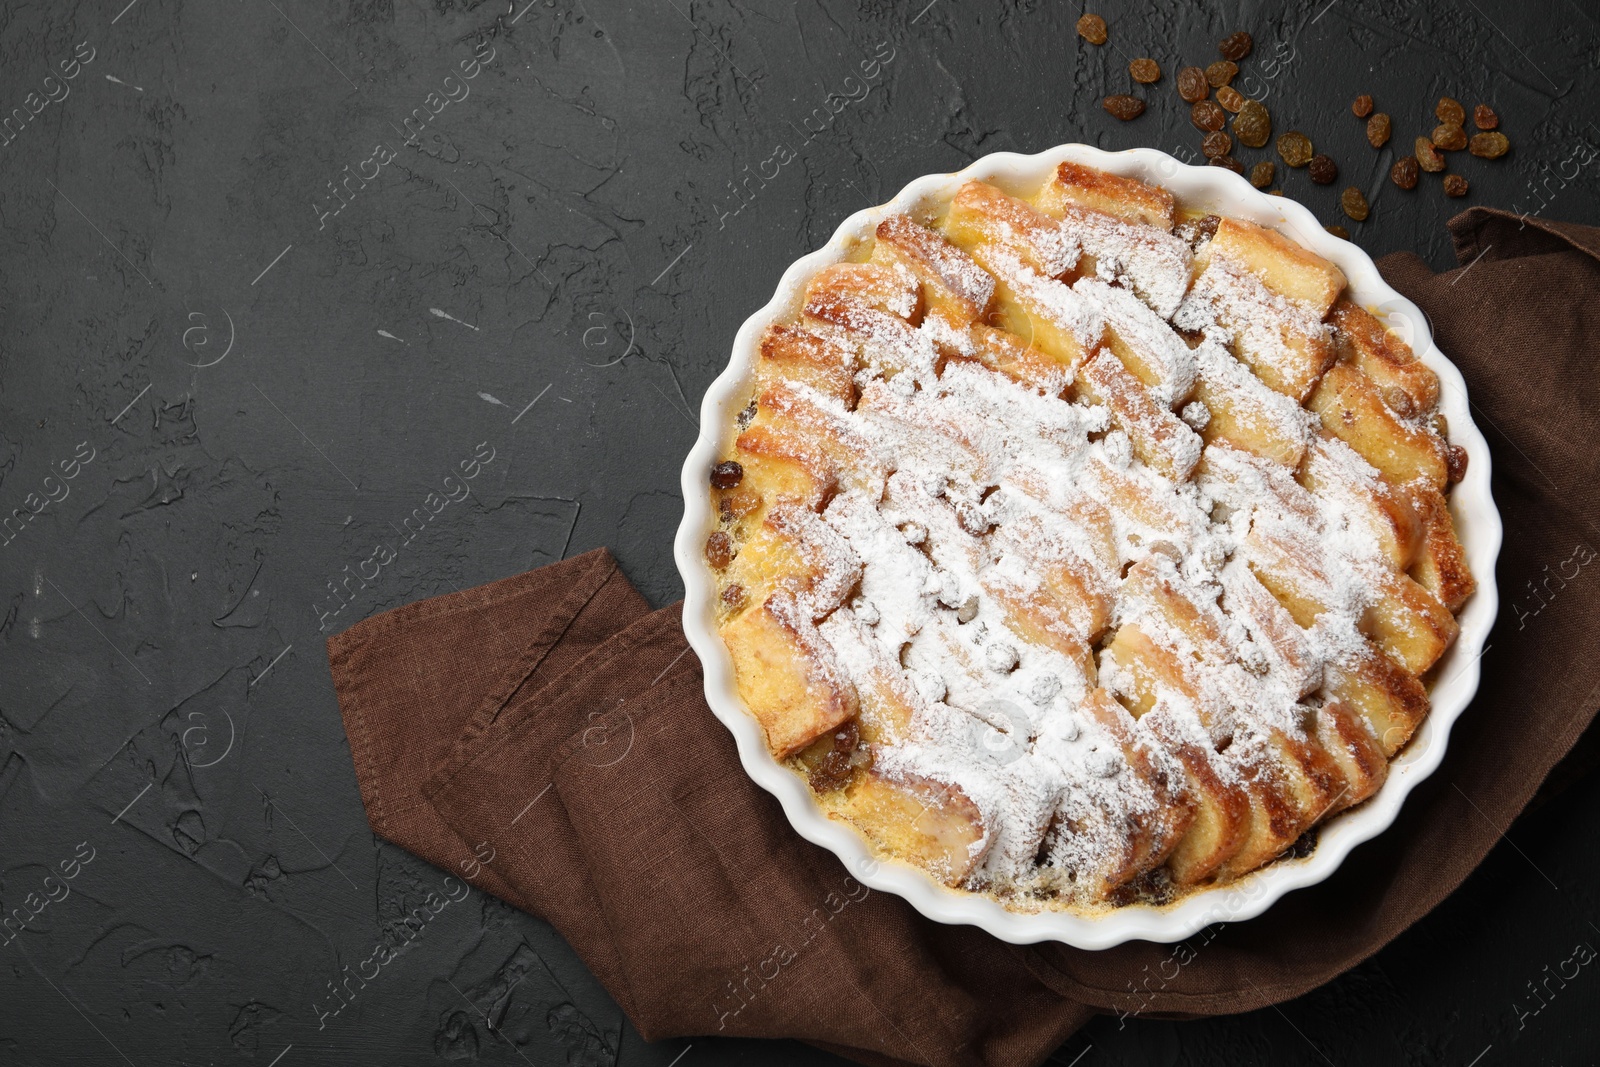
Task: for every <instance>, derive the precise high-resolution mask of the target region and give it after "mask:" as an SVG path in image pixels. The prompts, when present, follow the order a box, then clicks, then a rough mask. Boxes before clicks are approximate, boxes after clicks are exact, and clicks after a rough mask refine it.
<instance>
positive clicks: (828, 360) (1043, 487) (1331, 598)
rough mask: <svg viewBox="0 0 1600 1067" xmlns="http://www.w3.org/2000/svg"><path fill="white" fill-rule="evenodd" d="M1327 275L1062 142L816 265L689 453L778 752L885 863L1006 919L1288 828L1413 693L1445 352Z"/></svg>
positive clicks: (1451, 546)
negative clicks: (1042, 177)
mask: <svg viewBox="0 0 1600 1067" xmlns="http://www.w3.org/2000/svg"><path fill="white" fill-rule="evenodd" d="M1344 290H1345V278H1344V276H1343V274H1342V273H1341V272H1340V270H1339V269H1338V268H1337V267H1336V266H1335V265H1334V264H1332V263H1330V262H1328V261H1326V260H1324V259H1322V258H1321V257H1319V256H1317V255H1315V254H1313V253H1312V252H1310V251H1309V250H1307V249H1305V248H1303V247H1301V246H1300V245H1298V244H1296V243H1295V242H1293V241H1292V240H1290V239H1288V238H1286V237H1284V236H1282V235H1281V234H1279V233H1277V232H1276V231H1274V230H1271V229H1267V228H1264V227H1261V226H1258V225H1255V224H1253V223H1250V222H1247V221H1243V220H1238V219H1232V218H1219V217H1217V216H1215V215H1204V214H1201V213H1200V212H1197V211H1194V210H1189V209H1186V208H1185V207H1184V206H1183V205H1181V204H1179V203H1177V202H1176V201H1175V198H1174V197H1173V196H1172V195H1171V194H1170V193H1168V192H1167V191H1166V190H1164V189H1162V188H1159V187H1157V186H1154V185H1150V184H1146V183H1144V182H1141V181H1138V180H1135V179H1131V178H1125V177H1119V176H1116V175H1112V174H1108V173H1104V172H1101V171H1098V170H1094V169H1091V168H1088V167H1084V166H1081V165H1078V164H1075V163H1062V164H1061V165H1060V166H1059V168H1058V169H1057V170H1056V171H1055V172H1054V173H1053V174H1052V175H1051V176H1050V178H1049V180H1047V181H1045V182H1044V184H1043V185H1042V187H1039V188H1033V189H1017V188H1011V189H1002V188H998V187H996V186H995V185H991V184H986V183H984V182H979V181H971V182H967V183H966V184H964V185H962V186H960V188H959V189H958V190H957V191H956V192H955V193H954V195H953V196H946V197H943V198H940V199H938V200H937V201H930V202H926V203H923V204H921V205H919V206H918V207H917V208H916V209H915V210H914V211H912V212H910V213H907V214H896V215H891V216H889V217H887V218H885V219H884V220H883V221H882V222H881V223H880V224H879V225H878V226H877V228H876V232H875V234H874V235H873V237H872V239H870V240H865V241H862V242H859V243H858V244H857V246H856V247H855V248H854V249H853V251H852V253H851V255H850V256H849V257H848V258H847V261H845V262H839V263H834V264H832V265H829V266H826V267H823V268H822V269H820V270H818V271H816V272H815V274H814V275H812V276H811V278H810V279H809V281H808V282H807V284H806V285H805V288H804V294H803V299H801V300H799V301H798V302H797V304H796V306H795V307H794V308H793V309H792V310H791V313H790V314H789V315H787V316H786V317H785V319H784V321H782V322H778V323H775V324H773V325H771V326H769V327H768V328H767V329H766V332H765V333H764V335H763V336H762V337H761V340H760V344H759V354H758V358H757V360H756V366H755V373H754V381H753V383H752V386H751V391H750V396H749V404H748V406H747V407H745V408H744V410H743V411H742V412H741V413H740V414H739V415H738V416H737V419H736V420H735V421H734V423H733V424H731V425H729V426H728V427H727V436H726V442H727V443H726V446H725V448H724V453H723V457H722V458H721V460H720V461H719V462H718V463H716V464H715V466H713V467H712V469H711V471H710V472H709V476H710V488H709V492H710V493H711V494H712V496H713V500H714V503H715V505H716V512H717V516H718V523H717V528H716V529H715V530H714V531H713V532H711V534H710V535H709V537H708V538H707V540H706V544H705V557H706V563H707V565H708V566H709V567H710V568H711V570H712V571H713V573H714V575H715V579H716V586H717V590H718V593H719V597H718V601H717V627H718V631H719V633H720V635H721V637H722V640H723V641H724V643H725V644H726V646H727V648H728V651H729V653H730V654H731V658H732V662H733V668H734V674H735V678H736V680H737V685H738V689H739V693H740V695H741V697H742V698H743V702H744V704H745V706H746V708H747V709H748V711H749V712H750V714H752V715H753V716H754V717H755V719H756V720H757V721H758V722H759V724H760V726H761V728H762V730H763V732H764V735H765V738H766V742H767V745H768V747H769V749H770V750H771V752H772V754H773V755H774V756H775V757H776V758H778V759H779V760H782V761H785V762H786V763H787V765H788V766H790V767H791V768H792V769H793V770H794V771H795V772H796V773H798V774H800V775H803V776H804V777H805V779H806V780H807V781H808V783H809V785H810V788H811V790H812V792H813V793H814V794H815V797H816V799H817V802H818V803H819V805H820V806H821V807H822V809H823V810H824V811H826V812H827V813H828V815H829V816H830V817H831V818H834V819H838V820H843V821H844V822H846V823H849V824H850V825H852V826H854V827H855V828H856V829H857V830H858V831H859V832H860V833H861V834H862V835H863V836H864V837H865V838H866V839H867V840H868V841H869V842H870V843H871V846H872V847H873V849H874V850H875V851H876V852H877V853H878V854H879V855H881V856H884V857H886V858H895V859H899V860H903V861H906V862H909V863H912V864H914V865H916V866H919V867H921V868H923V869H924V870H926V871H927V872H928V873H930V874H931V875H933V876H934V877H936V878H937V879H939V880H940V881H942V882H944V883H945V884H947V885H949V886H951V887H954V888H957V889H962V890H968V891H972V892H980V893H985V894H988V895H989V896H991V897H994V898H995V899H997V900H999V901H1000V902H1001V903H1002V904H1003V905H1005V906H1006V907H1007V908H1010V909H1013V910H1018V911H1037V910H1041V909H1070V910H1074V911H1084V912H1093V911H1097V910H1102V909H1106V908H1113V907H1118V906H1123V905H1127V904H1129V903H1133V902H1136V901H1140V902H1146V903H1156V904H1160V903H1165V902H1169V901H1172V900H1174V899H1176V898H1178V897H1180V896H1182V895H1183V894H1185V893H1187V892H1190V891H1192V890H1194V889H1195V888H1197V887H1202V886H1207V885H1215V884H1219V883H1223V882H1227V881H1230V880H1232V879H1235V878H1238V877H1239V876H1241V875H1243V874H1245V873H1247V872H1249V871H1252V870H1255V869H1256V868H1258V867H1261V866H1262V865H1264V864H1267V863H1270V862H1272V861H1273V860H1275V859H1277V858H1278V857H1280V856H1282V855H1284V854H1285V853H1287V852H1295V853H1300V852H1302V851H1303V850H1304V849H1305V848H1308V847H1312V846H1313V845H1314V835H1313V834H1312V831H1313V829H1314V827H1315V826H1316V825H1317V824H1318V823H1319V822H1320V821H1321V820H1324V819H1326V818H1328V817H1329V816H1331V815H1334V814H1336V813H1338V812H1339V811H1342V810H1344V809H1346V808H1349V807H1351V806H1352V805H1355V804H1359V803H1361V802H1362V801H1363V800H1365V799H1366V798H1368V797H1369V796H1371V795H1372V794H1373V793H1374V792H1376V791H1377V790H1378V788H1379V787H1380V786H1381V785H1382V784H1383V782H1384V779H1385V776H1386V774H1387V772H1388V769H1389V761H1390V760H1391V759H1392V758H1393V757H1394V756H1395V755H1396V753H1397V752H1399V750H1400V749H1401V748H1402V747H1403V746H1404V745H1405V744H1406V742H1407V740H1408V739H1409V738H1410V737H1411V735H1412V733H1413V731H1414V730H1416V728H1417V727H1418V725H1419V724H1420V723H1421V722H1422V720H1423V718H1424V717H1425V716H1426V715H1427V713H1428V708H1429V678H1430V676H1429V671H1430V668H1432V667H1433V665H1434V664H1435V663H1436V662H1437V661H1438V659H1439V657H1440V656H1441V655H1442V654H1443V653H1444V652H1445V650H1446V649H1447V648H1448V647H1449V646H1450V644H1451V642H1452V641H1453V640H1454V639H1455V637H1456V633H1457V623H1456V618H1455V616H1456V613H1457V612H1459V611H1460V609H1461V607H1462V605H1463V603H1464V602H1465V601H1466V600H1467V598H1468V597H1469V596H1470V595H1471V594H1472V591H1473V578H1472V575H1471V573H1470V571H1469V569H1468V567H1467V564H1466V559H1465V555H1464V552H1463V549H1462V546H1461V544H1460V542H1459V541H1458V540H1457V537H1456V531H1455V529H1454V527H1453V525H1452V519H1451V513H1450V509H1449V506H1448V503H1447V499H1446V494H1447V493H1448V492H1449V490H1450V487H1451V485H1452V484H1453V483H1455V482H1457V481H1459V480H1460V479H1461V477H1462V474H1463V472H1464V470H1465V465H1466V455H1465V452H1464V451H1463V450H1462V449H1461V448H1460V447H1458V446H1452V445H1451V444H1450V443H1449V440H1448V427H1447V426H1446V425H1445V420H1444V418H1443V416H1442V415H1440V414H1438V413H1437V410H1436V409H1437V405H1438V395H1439V380H1438V377H1437V376H1436V375H1435V374H1434V372H1433V371H1432V370H1430V369H1429V368H1428V367H1426V366H1425V365H1424V364H1423V363H1422V362H1421V361H1420V360H1418V359H1417V358H1416V357H1415V355H1414V354H1413V352H1412V351H1411V349H1410V348H1409V347H1408V345H1407V344H1406V343H1405V342H1404V340H1403V339H1402V338H1401V337H1399V336H1398V335H1397V334H1395V333H1393V332H1391V331H1389V330H1387V329H1386V328H1385V326H1384V325H1383V323H1382V322H1380V321H1379V320H1378V319H1377V318H1375V317H1374V316H1373V315H1372V314H1371V313H1370V312H1369V311H1368V310H1366V309H1364V308H1363V307H1361V306H1359V305H1358V304H1356V303H1354V302H1352V301H1351V300H1350V299H1349V298H1347V297H1346V295H1345V293H1344Z"/></svg>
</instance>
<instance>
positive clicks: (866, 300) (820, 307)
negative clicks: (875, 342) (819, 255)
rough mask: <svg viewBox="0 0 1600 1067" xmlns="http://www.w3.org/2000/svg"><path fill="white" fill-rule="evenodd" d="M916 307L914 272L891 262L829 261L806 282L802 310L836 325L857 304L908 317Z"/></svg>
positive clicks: (844, 320)
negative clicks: (887, 263)
mask: <svg viewBox="0 0 1600 1067" xmlns="http://www.w3.org/2000/svg"><path fill="white" fill-rule="evenodd" d="M920 307H921V290H920V288H919V287H918V285H917V277H916V275H915V274H913V273H911V271H909V270H905V269H903V268H900V267H898V266H896V265H894V264H889V265H885V264H882V263H830V264H829V265H828V266H826V267H823V268H822V269H821V270H819V271H817V273H816V274H814V275H813V276H812V278H811V281H809V282H807V283H806V300H805V314H806V315H808V316H810V317H812V318H815V319H821V320H822V321H824V322H831V323H835V324H837V325H840V326H851V325H853V324H854V320H853V318H852V312H854V311H855V310H856V309H859V308H871V309H873V310H875V311H882V312H885V313H887V314H890V315H894V316H896V317H897V318H901V319H907V320H910V319H913V318H915V317H916V315H917V311H918V309H919V308H920Z"/></svg>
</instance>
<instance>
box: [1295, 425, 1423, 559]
mask: <svg viewBox="0 0 1600 1067" xmlns="http://www.w3.org/2000/svg"><path fill="white" fill-rule="evenodd" d="M1299 478H1300V484H1301V485H1303V486H1305V487H1306V489H1308V490H1309V491H1310V492H1311V495H1312V496H1314V497H1316V498H1317V499H1319V500H1323V501H1326V502H1327V504H1328V505H1329V506H1330V507H1331V508H1332V509H1333V511H1334V512H1335V513H1336V514H1338V515H1339V516H1341V517H1342V518H1344V519H1345V520H1347V521H1348V522H1349V523H1350V525H1351V526H1352V527H1353V528H1354V529H1357V530H1359V531H1362V532H1364V533H1365V534H1366V535H1367V536H1369V537H1371V538H1372V540H1373V542H1374V543H1376V544H1377V546H1378V549H1379V551H1380V552H1382V553H1383V556H1384V558H1385V559H1386V560H1388V562H1389V565H1390V566H1391V567H1393V568H1394V569H1395V570H1397V571H1403V570H1405V569H1406V568H1407V567H1410V566H1411V561H1412V559H1413V558H1414V557H1415V556H1416V552H1417V547H1418V544H1419V543H1420V541H1421V539H1422V522H1421V520H1420V519H1419V518H1418V516H1417V512H1416V509H1415V508H1414V507H1412V504H1411V501H1410V500H1409V499H1408V498H1407V497H1406V495H1405V494H1404V493H1402V492H1401V491H1400V490H1398V489H1396V488H1395V487H1394V486H1393V485H1392V484H1390V483H1389V482H1388V481H1387V480H1386V479H1384V478H1383V477H1382V476H1381V475H1380V474H1379V473H1378V471H1377V469H1376V468H1375V467H1373V466H1372V465H1371V464H1370V463H1368V462H1367V461H1366V460H1364V459H1362V458H1361V456H1359V455H1357V454H1356V452H1355V450H1354V449H1352V448H1351V447H1350V446H1349V445H1347V444H1345V443H1344V442H1343V441H1341V440H1339V439H1338V438H1337V437H1321V438H1319V439H1318V440H1317V442H1316V443H1315V444H1314V445H1313V446H1312V447H1311V451H1310V452H1309V453H1308V454H1307V456H1306V458H1305V463H1304V464H1303V465H1302V466H1301V468H1300V475H1299ZM1436 495H1437V494H1436ZM1441 499H1442V498H1441Z"/></svg>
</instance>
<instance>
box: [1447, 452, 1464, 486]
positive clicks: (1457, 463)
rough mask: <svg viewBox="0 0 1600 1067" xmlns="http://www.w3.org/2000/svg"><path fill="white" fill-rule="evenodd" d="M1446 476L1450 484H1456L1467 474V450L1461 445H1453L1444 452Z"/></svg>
mask: <svg viewBox="0 0 1600 1067" xmlns="http://www.w3.org/2000/svg"><path fill="white" fill-rule="evenodd" d="M1444 466H1445V473H1446V476H1447V477H1449V479H1450V484H1451V485H1454V484H1456V483H1457V482H1459V481H1460V480H1461V479H1463V478H1465V477H1466V476H1467V450H1466V449H1464V448H1462V447H1461V446H1460V445H1451V446H1450V448H1449V449H1448V450H1447V451H1446V452H1445V454H1444Z"/></svg>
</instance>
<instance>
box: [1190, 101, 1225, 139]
mask: <svg viewBox="0 0 1600 1067" xmlns="http://www.w3.org/2000/svg"><path fill="white" fill-rule="evenodd" d="M1189 121H1190V122H1192V123H1194V126H1195V129H1197V130H1205V131H1207V132H1210V131H1211V130H1220V129H1222V126H1223V124H1224V123H1225V122H1227V121H1228V115H1227V113H1226V112H1224V111H1223V110H1222V108H1221V107H1219V106H1218V105H1217V102H1216V101H1215V100H1197V101H1196V102H1195V105H1194V106H1193V107H1191V108H1190V109H1189Z"/></svg>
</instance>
